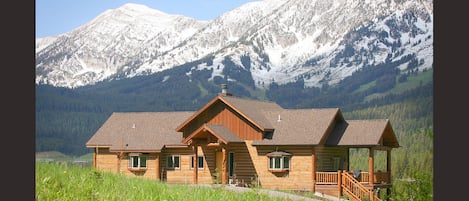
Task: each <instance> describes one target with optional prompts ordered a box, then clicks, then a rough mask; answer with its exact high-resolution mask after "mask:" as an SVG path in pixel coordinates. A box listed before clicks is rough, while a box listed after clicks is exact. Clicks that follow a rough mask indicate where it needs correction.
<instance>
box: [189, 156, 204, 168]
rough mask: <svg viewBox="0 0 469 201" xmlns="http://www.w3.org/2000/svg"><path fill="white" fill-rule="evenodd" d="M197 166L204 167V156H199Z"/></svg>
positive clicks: (192, 159) (192, 161) (192, 165)
mask: <svg viewBox="0 0 469 201" xmlns="http://www.w3.org/2000/svg"><path fill="white" fill-rule="evenodd" d="M191 168H194V156H192V157H191ZM197 168H199V169H204V156H198V157H197Z"/></svg>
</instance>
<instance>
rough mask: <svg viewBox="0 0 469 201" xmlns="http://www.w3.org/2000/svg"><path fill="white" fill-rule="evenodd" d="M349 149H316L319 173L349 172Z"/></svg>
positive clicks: (322, 147) (323, 147)
mask: <svg viewBox="0 0 469 201" xmlns="http://www.w3.org/2000/svg"><path fill="white" fill-rule="evenodd" d="M348 161H349V156H348V148H346V147H325V146H318V147H316V170H317V171H318V172H335V171H337V170H348Z"/></svg>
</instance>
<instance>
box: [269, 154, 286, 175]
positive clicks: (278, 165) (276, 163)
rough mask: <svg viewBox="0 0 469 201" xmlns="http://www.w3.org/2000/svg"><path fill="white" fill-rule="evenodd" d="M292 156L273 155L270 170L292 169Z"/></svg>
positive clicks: (270, 159) (270, 160) (270, 158)
mask: <svg viewBox="0 0 469 201" xmlns="http://www.w3.org/2000/svg"><path fill="white" fill-rule="evenodd" d="M290 161H291V160H290V156H272V157H269V170H273V171H287V170H290V166H291V162H290Z"/></svg>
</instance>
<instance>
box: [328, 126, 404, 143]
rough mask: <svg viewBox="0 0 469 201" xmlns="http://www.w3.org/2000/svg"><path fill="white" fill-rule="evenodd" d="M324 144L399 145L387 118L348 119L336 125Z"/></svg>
mask: <svg viewBox="0 0 469 201" xmlns="http://www.w3.org/2000/svg"><path fill="white" fill-rule="evenodd" d="M326 145H330V146H333V145H344V146H357V147H359V146H389V147H399V143H398V141H397V138H396V135H395V134H394V131H393V129H392V127H391V124H390V122H389V120H387V119H372V120H348V121H347V122H341V123H339V124H337V125H336V128H335V129H334V131H333V132H332V133H331V135H330V136H329V138H328V139H327V141H326Z"/></svg>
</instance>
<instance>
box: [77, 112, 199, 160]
mask: <svg viewBox="0 0 469 201" xmlns="http://www.w3.org/2000/svg"><path fill="white" fill-rule="evenodd" d="M192 114H193V112H126V113H116V112H115V113H112V115H111V116H110V117H109V118H108V119H107V120H106V122H104V124H103V125H102V126H101V127H100V128H99V129H98V131H96V133H95V134H94V135H93V136H92V137H91V138H90V140H89V141H88V142H87V143H86V147H88V148H92V147H98V146H99V147H109V148H110V151H123V150H125V151H147V152H159V151H161V149H162V148H163V147H164V146H165V145H183V144H182V143H181V141H182V133H179V132H176V131H175V130H174V128H175V127H176V126H177V124H178V123H179V122H182V121H184V120H185V119H187V118H188V117H190V116H191V115H192Z"/></svg>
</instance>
